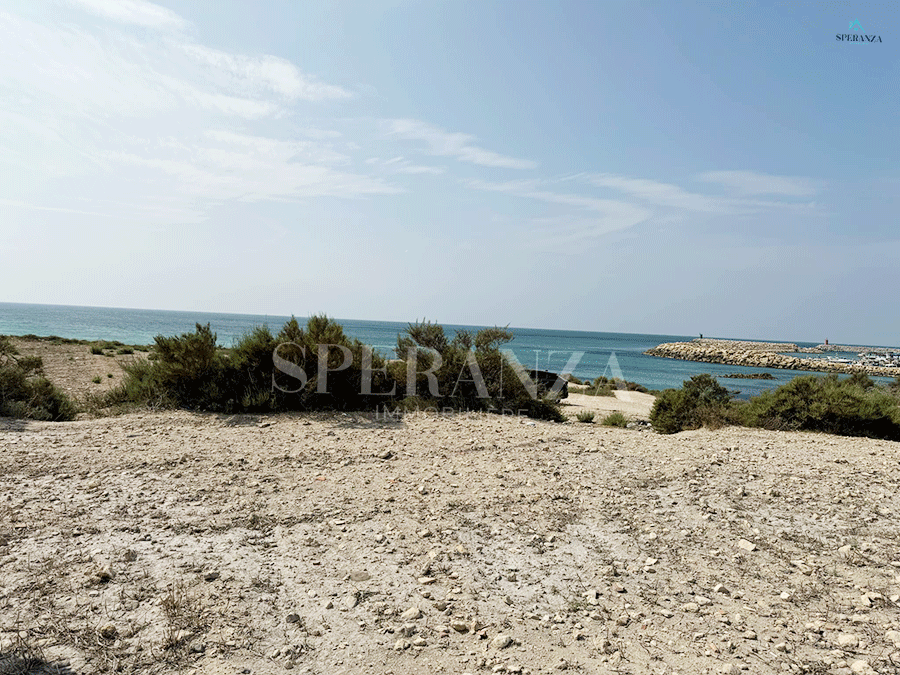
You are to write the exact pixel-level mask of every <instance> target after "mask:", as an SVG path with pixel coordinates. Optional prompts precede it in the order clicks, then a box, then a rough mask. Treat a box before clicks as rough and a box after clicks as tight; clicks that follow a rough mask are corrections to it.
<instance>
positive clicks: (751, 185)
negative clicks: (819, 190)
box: [699, 171, 816, 197]
mask: <svg viewBox="0 0 900 675" xmlns="http://www.w3.org/2000/svg"><path fill="white" fill-rule="evenodd" d="M699 178H700V180H704V181H707V182H709V183H719V184H720V185H724V186H725V187H726V188H731V189H733V190H735V191H737V192H738V193H739V194H743V195H782V196H785V197H809V196H811V195H813V194H815V192H816V190H815V187H814V185H813V183H812V181H811V180H809V179H808V178H802V177H798V176H773V175H770V174H765V173H757V172H754V171H709V172H707V173H703V174H701V175H700V176H699Z"/></svg>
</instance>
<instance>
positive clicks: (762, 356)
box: [644, 339, 900, 377]
mask: <svg viewBox="0 0 900 675" xmlns="http://www.w3.org/2000/svg"><path fill="white" fill-rule="evenodd" d="M797 350H798V347H797V345H794V344H789V343H772V342H758V343H756V342H739V341H734V340H709V339H704V340H694V341H693V342H667V343H663V344H661V345H657V346H656V347H654V348H652V349H648V350H647V351H645V352H644V353H645V354H647V355H649V356H659V357H662V358H668V359H679V360H682V361H698V362H701V363H722V364H726V365H731V366H750V367H753V368H778V369H781V370H807V371H818V372H832V373H846V374H852V373H866V374H868V375H875V376H883V377H895V376H898V375H900V368H898V367H891V366H877V365H871V364H863V363H838V362H834V361H826V360H824V359H807V358H798V357H796V356H789V355H788V354H785V353H783V352H793V353H796V352H797Z"/></svg>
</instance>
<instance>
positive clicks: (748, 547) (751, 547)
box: [737, 539, 756, 551]
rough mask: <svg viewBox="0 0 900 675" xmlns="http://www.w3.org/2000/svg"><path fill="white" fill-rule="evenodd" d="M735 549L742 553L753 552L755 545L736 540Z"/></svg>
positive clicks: (743, 540) (750, 542) (744, 540)
mask: <svg viewBox="0 0 900 675" xmlns="http://www.w3.org/2000/svg"><path fill="white" fill-rule="evenodd" d="M737 547H738V548H739V549H742V550H744V551H755V550H756V544H754V543H753V542H752V541H747V540H746V539H738V543H737Z"/></svg>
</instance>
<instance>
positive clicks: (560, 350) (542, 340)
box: [0, 302, 891, 399]
mask: <svg viewBox="0 0 900 675" xmlns="http://www.w3.org/2000/svg"><path fill="white" fill-rule="evenodd" d="M289 319H290V317H287V316H267V315H257V314H220V313H209V312H182V311H166V310H149V309H120V308H110V307H76V306H69V305H34V304H22V303H3V302H0V335H29V334H30V335H39V336H50V335H57V336H60V337H67V338H77V339H81V340H110V341H114V340H115V341H119V342H122V343H125V344H130V345H148V344H153V341H154V338H155V337H156V336H157V335H166V336H170V335H180V334H182V333H186V332H192V331H193V330H194V328H195V326H196V324H198V323H199V324H204V325H205V324H207V323H208V324H210V327H211V328H212V330H213V331H214V332H215V333H216V335H217V339H218V342H219V344H220V345H222V346H224V347H230V346H232V345H233V344H234V342H235V341H236V340H237V339H239V338H240V337H241V336H243V335H245V334H246V333H247V332H248V331H250V330H251V329H253V328H254V327H256V326H262V325H267V326H268V327H269V328H270V329H272V332H273V333H277V332H278V330H280V328H281V326H282V325H284V323H285V322H286V321H288V320H289ZM297 320H298V321H300V323H301V325H304V324H305V318H302V317H297ZM335 321H337V322H338V323H340V324H341V325H342V326H343V328H344V333H345V334H346V335H348V336H349V337H351V338H357V339H359V340H360V341H361V342H362V343H363V344H367V345H370V346H371V347H372V348H373V349H374V350H376V351H378V352H380V353H381V354H382V355H384V356H386V357H388V358H394V357H395V356H396V354H395V351H394V349H395V347H396V345H397V337H398V336H399V335H401V334H403V333H404V331H406V329H407V328H408V326H409V324H407V323H398V322H394V321H362V320H358V319H339V318H335ZM443 325H444V329H445V331H446V332H447V334H448V336H449V337H452V336H453V335H454V334H455V333H456V331H458V330H470V331H475V330H478V329H480V328H485V326H463V325H449V324H443ZM509 330H511V331H512V333H513V336H514V337H513V340H512V341H511V342H509V343H507V344H506V345H504V347H506V348H509V349H512V351H513V353H514V354H515V356H516V358H517V359H518V360H519V362H520V363H522V364H523V365H524V366H525V367H526V368H537V369H539V370H549V371H553V372H563V371H565V370H568V371H569V372H571V373H572V374H573V375H575V376H576V377H578V378H580V379H582V380H592V379H594V378H595V377H598V376H601V375H603V376H606V377H621V378H624V379H626V380H629V381H631V382H637V383H638V384H641V385H643V386H645V387H647V388H648V389H657V390H661V389H668V388H677V387H680V386H681V384H682V382H683V381H684V380H687V379H690V378H691V377H692V376H694V375H699V374H700V373H709V374H711V375H713V376H715V377H717V378H719V381H720V383H721V384H722V385H723V386H725V387H727V388H728V389H729V390H731V391H732V392H734V394H735V396H736V397H737V398H742V399H746V398H749V397H751V396H754V395H756V394H759V393H761V392H763V391H766V390H768V389H773V388H775V387H778V386H779V385H781V384H784V383H785V382H788V381H789V380H791V379H793V378H794V377H796V376H797V375H800V374H805V373H800V372H798V371H788V370H780V369H775V368H751V367H746V366H729V365H722V364H716V363H697V362H693V361H678V360H675V359H665V358H659V357H656V356H647V355H646V354H644V352H645V351H646V350H648V349H650V348H651V347H656V346H657V345H658V344H661V343H663V342H682V341H689V340H692V339H694V338H695V337H697V336H696V335H654V334H642V333H607V332H601V331H597V332H589V331H571V330H550V329H538V328H515V327H510V328H509ZM705 337H715V336H712V335H707V336H705ZM723 337H726V336H723ZM726 339H736V340H739V339H743V338H740V337H734V336H727V337H726ZM773 341H777V342H784V341H785V340H783V339H778V340H773ZM796 344H797V345H798V346H800V347H813V346H815V345H816V343H813V342H796ZM832 355H834V356H839V354H832ZM761 372H766V373H770V374H771V375H772V377H773V378H774V379H772V380H747V379H734V378H729V375H734V374H735V373H761ZM873 379H875V380H876V381H883V382H885V383H887V382H890V381H891V379H890V378H873Z"/></svg>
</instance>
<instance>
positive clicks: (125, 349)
mask: <svg viewBox="0 0 900 675" xmlns="http://www.w3.org/2000/svg"><path fill="white" fill-rule="evenodd" d="M116 354H134V349H132V348H131V347H119V348H118V349H117V350H116Z"/></svg>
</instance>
